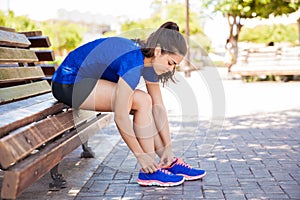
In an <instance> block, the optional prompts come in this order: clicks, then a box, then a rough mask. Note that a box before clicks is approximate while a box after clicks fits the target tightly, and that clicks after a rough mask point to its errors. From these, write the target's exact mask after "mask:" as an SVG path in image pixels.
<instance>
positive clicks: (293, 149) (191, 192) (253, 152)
mask: <svg viewBox="0 0 300 200" xmlns="http://www.w3.org/2000/svg"><path fill="white" fill-rule="evenodd" d="M225 82H226V81H225ZM240 84H242V83H240V82H239V81H227V82H226V83H224V88H225V93H226V94H228V93H231V94H233V93H235V95H234V97H236V98H239V99H232V101H229V104H228V105H227V107H229V108H234V107H236V108H237V110H235V111H233V110H232V112H231V113H228V112H227V115H226V118H225V121H224V124H223V130H222V131H221V132H217V133H216V132H213V131H212V130H213V128H214V127H213V126H212V124H211V123H210V121H209V120H206V119H201V120H200V121H198V120H193V119H190V118H187V119H185V120H182V119H181V118H178V117H175V116H174V117H171V118H170V124H171V125H170V126H171V131H172V133H173V135H172V137H173V146H174V151H175V153H176V155H178V156H179V157H181V158H183V159H184V160H185V161H186V162H187V163H189V164H190V165H192V166H194V167H201V168H203V169H205V170H207V176H206V177H205V178H204V179H203V180H202V181H200V180H198V181H189V182H187V181H186V182H185V183H184V184H183V185H181V186H176V187H141V186H139V185H138V184H137V183H136V178H137V173H138V169H139V165H138V164H137V162H136V159H135V158H134V156H133V155H132V153H131V152H130V151H129V150H128V147H127V146H126V145H125V144H124V142H123V141H122V140H121V139H120V137H119V135H118V133H117V130H116V128H115V126H114V125H113V124H111V125H110V126H108V127H106V128H104V129H103V130H101V133H99V134H97V135H96V136H95V138H94V139H92V140H91V145H92V146H93V147H94V149H95V152H96V155H97V156H98V159H80V158H78V155H79V153H80V149H78V150H77V151H75V152H73V153H72V154H71V155H70V156H68V157H67V158H66V159H65V160H64V162H63V163H62V164H61V171H62V172H63V173H64V175H65V177H66V178H67V181H68V183H69V187H68V188H66V189H63V190H61V191H59V192H47V185H48V181H49V176H45V177H44V178H42V179H41V180H40V181H39V182H38V183H35V184H34V185H33V186H32V187H31V188H29V189H28V190H26V191H25V192H24V193H23V194H22V195H21V196H20V198H18V199H39V200H40V199H59V200H65V199H75V200H81V199H82V200H96V199H151V200H152V199H228V200H234V199H237V200H243V199H247V200H248V199H300V135H299V134H300V106H299V104H298V105H297V101H296V100H297V99H296V100H295V99H289V98H291V97H294V96H293V95H295V94H296V93H299V88H300V83H278V84H277V83H272V84H269V85H268V83H266V84H267V88H265V90H264V89H263V87H265V86H266V84H265V83H261V84H256V85H255V84H254V85H249V84H247V85H245V87H244V88H241V87H239V86H238V85H240ZM233 86H234V88H235V91H232V90H231V89H232V87H233ZM250 87H251V89H250ZM252 87H253V88H252ZM245 88H249V91H252V92H253V94H259V95H256V96H252V97H253V99H248V100H247V99H243V98H245V96H246V97H247V96H248V95H249V96H251V95H253V94H249V91H247V89H246V90H245ZM271 88H273V89H274V90H275V92H272V91H271V90H270V89H271ZM283 88H287V90H288V91H289V92H291V95H290V96H289V97H288V98H286V97H283V95H288V94H287V93H286V92H287V90H282V89H283ZM291 88H292V89H291ZM238 89H240V90H238ZM276 90H277V91H276ZM255 91H256V92H255ZM257 91H260V92H261V93H257ZM236 93H239V94H240V97H239V95H237V94H236ZM267 93H269V97H270V99H268V100H267V99H266V97H267V96H268V95H266V94H267ZM275 94H277V95H278V98H277V99H274V97H276V95H275ZM297 95H298V96H299V94H297ZM230 98H232V97H230ZM258 98H261V99H262V102H263V103H265V107H264V106H263V105H258V106H257V107H255V105H253V104H251V102H253V101H254V102H256V101H258V100H257V99H258ZM285 98H286V100H285V101H277V100H278V99H280V100H281V99H285ZM295 98H298V99H299V97H297V96H296V97H295ZM227 100H228V99H227ZM242 100H244V101H242ZM238 101H240V102H244V103H245V105H244V106H243V105H240V104H239V105H237V104H236V106H234V103H236V102H238ZM245 101H246V102H245ZM247 101H248V102H247ZM230 102H231V103H230ZM298 102H300V101H298ZM276 104H277V105H278V106H277V107H276ZM287 104H288V105H287ZM247 105H248V107H247ZM251 106H252V107H251ZM275 107H276V108H277V109H274V108H275ZM242 108H245V110H244V111H242V110H239V109H242ZM251 108H252V109H251ZM254 108H257V109H260V110H255V112H254ZM263 108H266V110H263ZM250 111H253V112H250ZM245 113H249V114H245ZM213 125H214V124H213ZM195 127H196V128H195ZM208 150H209V151H208Z"/></svg>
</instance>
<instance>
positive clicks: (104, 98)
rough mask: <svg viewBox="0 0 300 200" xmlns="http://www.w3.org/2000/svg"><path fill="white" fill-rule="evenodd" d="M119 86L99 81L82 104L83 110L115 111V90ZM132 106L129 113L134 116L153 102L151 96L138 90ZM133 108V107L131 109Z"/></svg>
mask: <svg viewBox="0 0 300 200" xmlns="http://www.w3.org/2000/svg"><path fill="white" fill-rule="evenodd" d="M116 86H117V84H116V83H114V82H110V81H107V80H102V79H100V80H98V81H97V83H96V86H95V87H94V89H93V90H92V92H91V93H90V94H89V96H88V97H87V98H86V99H85V101H84V102H83V103H82V104H81V106H80V108H81V109H87V110H96V111H99V112H112V111H114V102H115V92H116V91H115V90H116ZM132 98H133V99H132V105H129V108H128V111H129V112H130V113H131V114H134V112H135V111H136V110H139V109H141V108H143V107H145V106H147V105H148V104H150V105H151V102H150V103H149V99H150V100H151V98H150V96H149V94H148V93H147V92H145V91H142V90H139V89H136V90H134V93H133V96H132ZM130 106H131V107H130Z"/></svg>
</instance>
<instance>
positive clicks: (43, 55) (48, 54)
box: [35, 50, 55, 61]
mask: <svg viewBox="0 0 300 200" xmlns="http://www.w3.org/2000/svg"><path fill="white" fill-rule="evenodd" d="M35 54H36V56H37V57H38V59H39V61H54V60H55V56H54V52H53V51H52V50H39V51H35Z"/></svg>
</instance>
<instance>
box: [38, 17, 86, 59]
mask: <svg viewBox="0 0 300 200" xmlns="http://www.w3.org/2000/svg"><path fill="white" fill-rule="evenodd" d="M43 31H44V34H45V35H48V36H49V37H50V38H51V41H52V48H53V49H54V50H55V51H56V52H57V53H58V55H60V56H64V54H65V53H67V52H68V51H70V50H72V49H74V48H76V47H77V46H78V45H80V44H81V42H82V40H83V39H82V35H83V32H84V31H85V28H84V27H81V26H79V25H77V24H75V23H70V22H67V21H45V22H43Z"/></svg>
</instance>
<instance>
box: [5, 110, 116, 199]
mask: <svg viewBox="0 0 300 200" xmlns="http://www.w3.org/2000/svg"><path fill="white" fill-rule="evenodd" d="M110 120H111V114H102V115H101V118H100V119H99V120H98V122H97V123H93V125H91V126H88V127H87V128H85V129H83V130H82V131H81V132H79V133H77V131H76V130H74V131H72V132H70V133H68V134H67V135H66V136H65V137H62V138H60V139H59V140H57V141H55V142H53V143H51V144H49V145H47V146H46V147H45V148H44V149H42V150H41V151H39V152H38V153H36V154H34V155H32V156H30V157H29V158H27V159H26V160H24V161H22V162H20V163H17V164H16V165H15V166H13V167H12V168H11V169H10V170H9V171H5V172H4V177H3V183H2V191H1V197H2V198H3V199H14V198H16V197H17V196H18V195H19V194H21V193H22V192H23V191H24V190H25V189H26V188H27V187H28V186H30V185H32V184H33V183H34V182H35V181H37V180H38V179H40V178H41V177H42V176H44V175H45V174H46V173H48V172H49V171H50V170H51V169H52V168H53V167H54V166H56V165H57V164H58V163H59V162H60V160H61V159H63V158H64V157H65V156H67V155H68V154H69V153H71V152H72V151H74V150H75V149H76V148H77V147H78V146H80V145H81V144H83V143H84V142H86V140H85V138H87V137H89V136H91V135H93V134H95V133H96V132H98V131H99V129H101V128H102V127H104V126H106V125H107V124H108V123H109V121H110Z"/></svg>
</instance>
